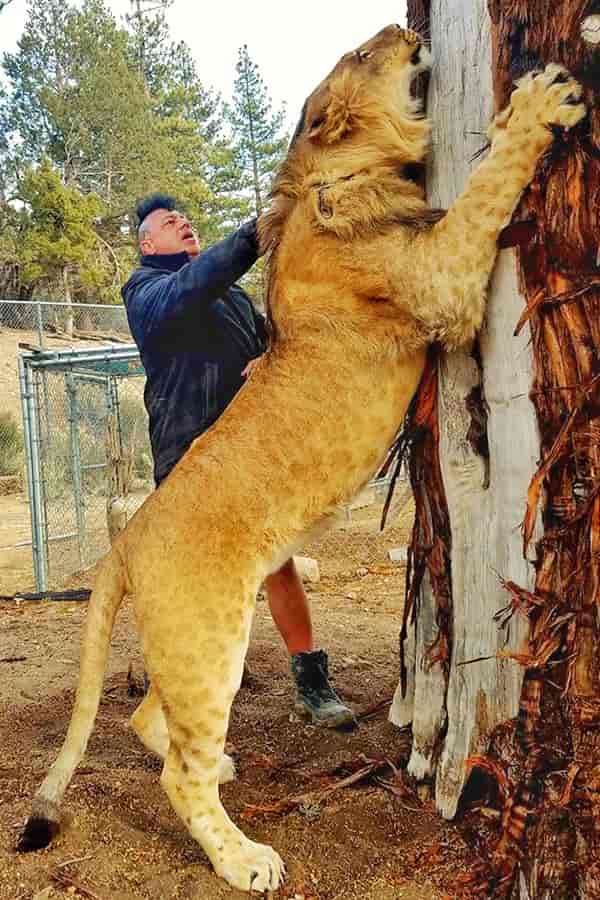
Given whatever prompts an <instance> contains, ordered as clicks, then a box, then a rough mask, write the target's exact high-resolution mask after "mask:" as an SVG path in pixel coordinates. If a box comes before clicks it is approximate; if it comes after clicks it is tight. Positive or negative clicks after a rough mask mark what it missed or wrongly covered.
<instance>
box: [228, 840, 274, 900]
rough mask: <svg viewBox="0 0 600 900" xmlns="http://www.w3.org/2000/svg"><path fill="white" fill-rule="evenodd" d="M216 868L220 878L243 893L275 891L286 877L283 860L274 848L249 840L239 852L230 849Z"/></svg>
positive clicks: (243, 841) (242, 844)
mask: <svg viewBox="0 0 600 900" xmlns="http://www.w3.org/2000/svg"><path fill="white" fill-rule="evenodd" d="M213 865H214V868H215V872H216V873H217V875H220V876H221V878H224V879H225V881H227V882H228V884H230V885H231V886H232V887H235V888H238V890H241V891H257V892H258V893H264V892H265V891H274V890H276V889H277V888H278V887H279V886H280V884H282V882H283V879H284V877H285V866H284V864H283V861H282V859H281V857H280V856H279V854H278V853H276V852H275V850H273V848H272V847H269V846H267V845H266V844H256V843H254V841H249V840H246V839H243V840H242V842H241V845H240V846H239V847H236V848H235V849H232V848H231V846H229V847H228V848H227V852H226V853H224V854H223V857H222V858H221V859H220V860H218V861H216V862H213Z"/></svg>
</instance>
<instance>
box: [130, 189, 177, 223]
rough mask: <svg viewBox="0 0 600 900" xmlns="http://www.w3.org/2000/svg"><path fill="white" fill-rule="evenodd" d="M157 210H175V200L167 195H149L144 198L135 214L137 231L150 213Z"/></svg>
mask: <svg viewBox="0 0 600 900" xmlns="http://www.w3.org/2000/svg"><path fill="white" fill-rule="evenodd" d="M157 209H167V210H169V211H170V210H172V209H177V200H176V199H175V197H171V196H170V195H169V194H150V196H149V197H144V199H143V200H140V202H139V203H138V205H137V209H136V214H137V219H138V230H139V229H140V227H141V225H142V223H143V221H144V219H146V218H148V216H149V215H150V213H153V212H154V211H155V210H157Z"/></svg>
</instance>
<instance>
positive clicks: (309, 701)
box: [292, 650, 357, 729]
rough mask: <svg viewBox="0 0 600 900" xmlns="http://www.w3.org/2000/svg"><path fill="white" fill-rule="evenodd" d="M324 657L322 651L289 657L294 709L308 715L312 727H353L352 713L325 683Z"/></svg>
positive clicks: (325, 659) (326, 671) (327, 680)
mask: <svg viewBox="0 0 600 900" xmlns="http://www.w3.org/2000/svg"><path fill="white" fill-rule="evenodd" d="M328 674H329V673H328V665H327V654H326V653H325V651H324V650H313V651H312V652H310V653H296V654H295V655H294V656H292V675H293V676H294V680H295V682H296V687H297V689H298V693H297V695H296V709H297V710H298V712H301V713H302V714H303V715H305V716H310V718H311V719H312V721H313V724H315V725H324V726H325V727H326V728H339V727H344V728H346V729H350V728H354V727H355V726H356V725H357V722H356V718H355V717H354V713H353V712H352V710H351V709H349V708H348V707H347V706H344V704H343V703H342V701H341V700H340V698H339V697H338V695H337V694H336V692H335V691H334V690H333V688H332V687H331V685H330V684H329V679H328Z"/></svg>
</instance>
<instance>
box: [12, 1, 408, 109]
mask: <svg viewBox="0 0 600 900" xmlns="http://www.w3.org/2000/svg"><path fill="white" fill-rule="evenodd" d="M109 6H110V7H111V9H112V10H113V12H114V13H115V16H116V17H117V19H120V17H121V16H122V15H123V14H124V13H125V12H127V11H128V10H129V9H130V3H129V0H109ZM26 11H27V4H26V0H13V2H12V3H10V4H9V5H8V6H7V7H6V8H5V9H4V12H2V13H1V14H0V54H1V53H2V52H3V51H5V50H10V51H13V50H15V49H16V43H17V40H18V38H19V36H20V34H21V31H22V29H23V25H24V22H25V19H26ZM168 19H169V24H170V26H171V32H172V35H173V38H174V39H175V40H184V41H185V42H186V43H187V44H188V46H189V47H190V49H191V51H192V53H193V55H194V57H195V59H196V61H197V63H198V70H199V74H200V78H201V79H202V81H203V83H204V84H205V86H207V87H213V88H215V89H216V90H218V91H220V92H221V94H222V95H223V96H224V97H225V98H228V97H229V96H230V95H231V89H232V86H233V81H234V79H235V63H236V60H237V51H238V48H239V47H241V46H242V45H243V44H248V51H249V53H250V56H251V58H252V59H253V60H254V62H256V63H257V64H258V66H259V68H260V71H261V75H262V77H263V80H264V81H265V83H266V85H267V88H268V90H269V93H270V95H271V98H272V100H273V103H274V106H275V107H276V108H278V107H279V106H280V105H281V102H282V101H284V100H285V101H286V105H287V112H288V120H289V123H290V125H294V124H295V122H296V120H297V118H298V116H299V113H300V110H301V108H302V104H303V103H304V100H305V98H306V97H307V96H308V94H310V93H311V91H312V90H313V89H314V88H315V87H316V86H317V84H318V83H319V82H320V81H321V79H322V78H323V77H324V76H325V75H326V74H327V73H328V72H329V70H330V69H332V68H333V66H334V65H335V63H336V62H337V60H338V58H339V57H340V56H341V55H342V54H343V53H346V52H347V51H348V50H352V49H354V48H355V47H356V46H357V45H358V44H361V43H362V42H363V41H365V40H366V39H367V38H369V37H371V36H372V35H373V34H375V33H376V32H377V31H379V30H380V29H381V28H383V27H384V26H385V25H390V24H391V23H393V22H398V23H400V24H404V23H405V21H406V2H405V0H370V2H369V0H367V2H362V3H360V4H354V3H351V2H349V0H295V2H293V3H291V2H290V0H254V2H248V0H211V2H210V3H201V2H199V0H175V3H174V5H173V7H172V8H171V10H169V12H168Z"/></svg>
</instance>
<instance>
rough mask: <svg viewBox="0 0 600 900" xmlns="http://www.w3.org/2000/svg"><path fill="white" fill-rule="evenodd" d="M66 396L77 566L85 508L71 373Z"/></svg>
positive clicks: (81, 553) (82, 552)
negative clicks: (67, 401)
mask: <svg viewBox="0 0 600 900" xmlns="http://www.w3.org/2000/svg"><path fill="white" fill-rule="evenodd" d="M66 382H67V395H68V398H69V430H70V436H71V464H72V466H73V498H74V500H75V515H76V517H77V543H78V546H79V564H80V566H81V568H83V567H84V565H85V556H86V554H85V506H84V502H83V485H82V481H81V447H80V445H79V428H78V420H79V410H78V406H77V384H76V382H75V378H74V376H73V373H72V372H69V373H68V374H67V375H66Z"/></svg>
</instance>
